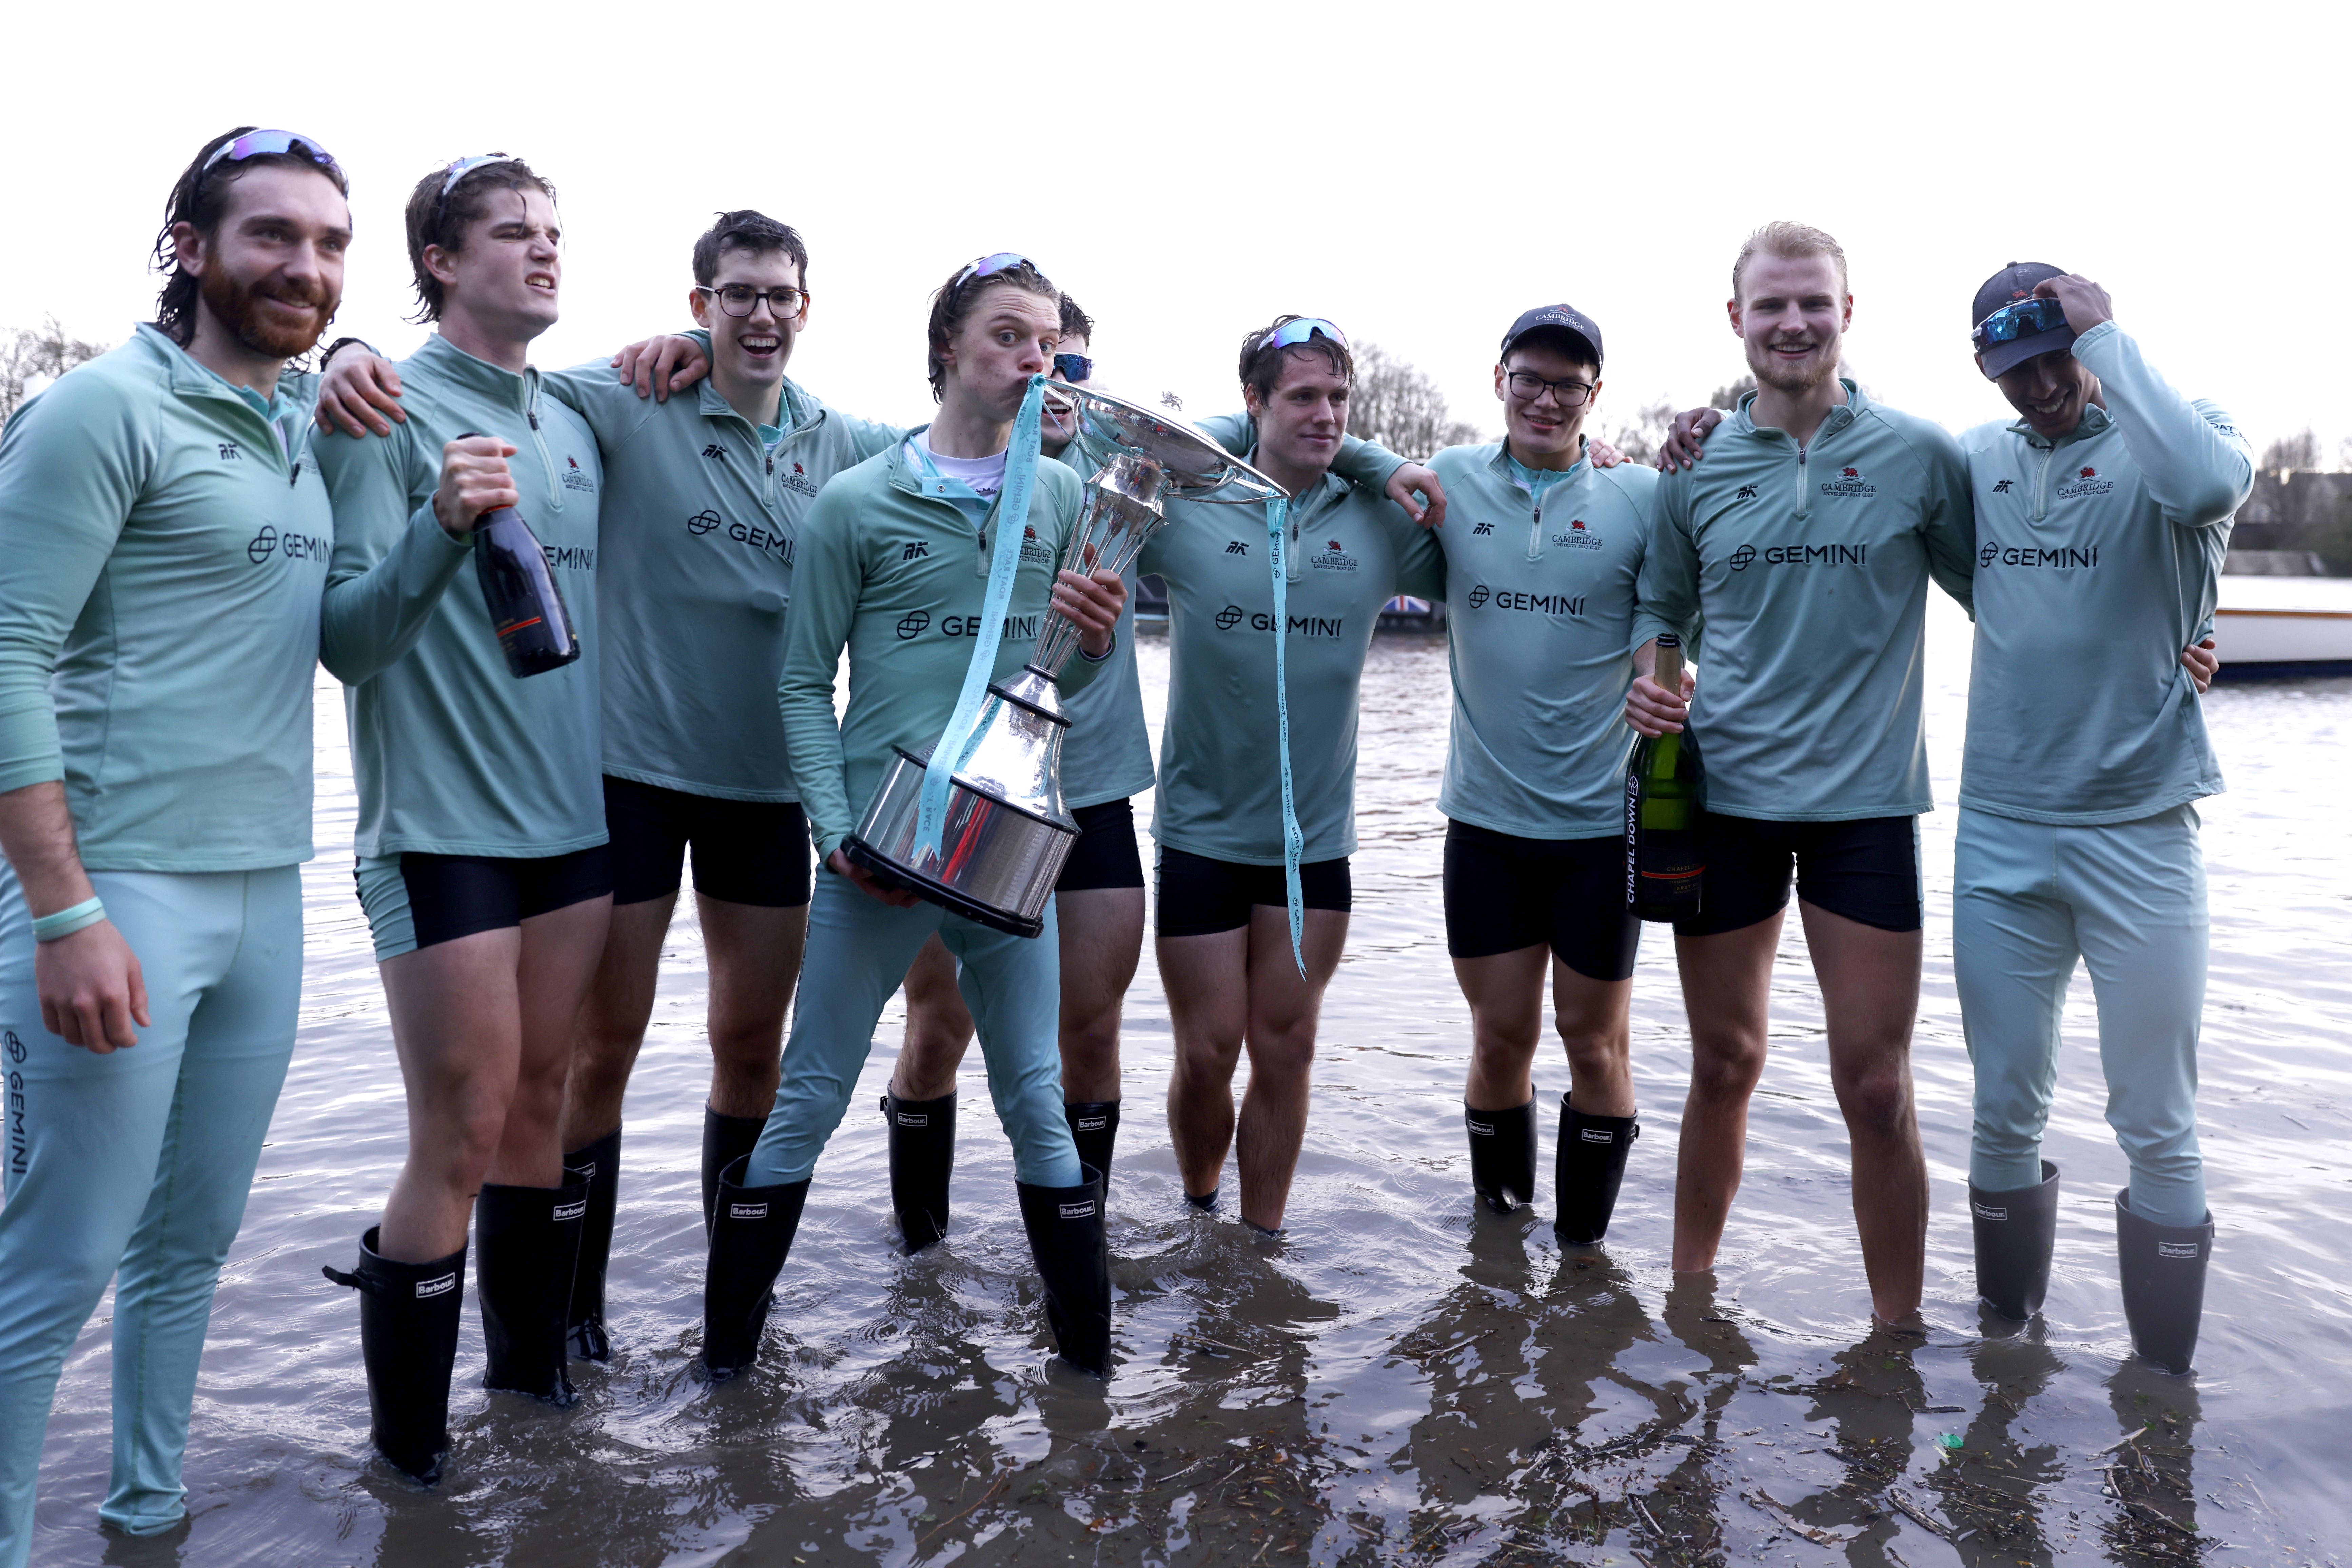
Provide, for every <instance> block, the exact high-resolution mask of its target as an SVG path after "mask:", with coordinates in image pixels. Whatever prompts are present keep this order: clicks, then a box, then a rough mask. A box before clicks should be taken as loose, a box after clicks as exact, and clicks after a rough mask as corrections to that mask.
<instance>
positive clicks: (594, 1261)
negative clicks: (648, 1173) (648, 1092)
mask: <svg viewBox="0 0 2352 1568" xmlns="http://www.w3.org/2000/svg"><path fill="white" fill-rule="evenodd" d="M563 1173H564V1174H565V1175H566V1176H567V1177H569V1178H570V1179H572V1181H575V1182H585V1183H586V1184H588V1212H587V1213H586V1214H583V1215H581V1216H580V1264H579V1267H578V1268H574V1269H573V1270H572V1310H570V1311H569V1312H567V1313H566V1314H565V1315H564V1320H563V1323H564V1328H563V1333H564V1342H565V1344H566V1345H567V1346H568V1347H569V1349H570V1350H571V1352H572V1354H573V1355H576V1356H578V1357H579V1358H580V1359H581V1360H582V1361H611V1360H612V1359H613V1339H612V1336H611V1335H609V1334H607V1333H606V1332H605V1331H604V1268H605V1265H607V1264H608V1263H610V1262H611V1261H612V1259H613V1217H614V1214H615V1213H616V1212H617V1211H618V1209H619V1207H620V1203H621V1130H620V1129H619V1128H617V1127H615V1128H614V1129H613V1130H612V1131H610V1132H607V1133H605V1134H604V1136H603V1137H602V1138H599V1139H597V1140H596V1142H593V1143H591V1144H589V1145H588V1146H587V1147H586V1148H584V1149H575V1150H573V1151H572V1152H571V1153H569V1154H566V1155H565V1156H563Z"/></svg>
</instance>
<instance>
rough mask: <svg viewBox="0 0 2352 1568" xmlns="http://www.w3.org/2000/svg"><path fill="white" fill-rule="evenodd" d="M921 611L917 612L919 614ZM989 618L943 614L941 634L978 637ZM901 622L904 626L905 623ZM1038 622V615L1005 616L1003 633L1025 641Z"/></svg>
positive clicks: (942, 635) (1034, 635) (1030, 635)
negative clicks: (983, 624)
mask: <svg viewBox="0 0 2352 1568" xmlns="http://www.w3.org/2000/svg"><path fill="white" fill-rule="evenodd" d="M920 613H921V612H919V611H918V612H917V614H920ZM987 619H988V617H987V616H940V636H941V637H978V636H979V635H980V632H981V626H982V623H983V622H985V621H986V620H987ZM899 624H900V625H902V626H903V625H904V624H905V623H904V622H901V623H899ZM1037 624H1038V617H1037V616H1005V617H1004V632H1003V635H1004V636H1006V637H1011V638H1012V639H1013V641H1015V642H1025V641H1028V640H1030V639H1032V638H1034V637H1036V635H1037Z"/></svg>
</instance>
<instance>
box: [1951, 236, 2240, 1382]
mask: <svg viewBox="0 0 2352 1568" xmlns="http://www.w3.org/2000/svg"><path fill="white" fill-rule="evenodd" d="M1969 321H1970V324H1971V331H1970V341H1971V342H1972V343H1973V345H1974V347H1975V350H1976V359H1977V365H1978V368H1979V369H1980V370H1982V371H1983V372H1984V374H1985V376H1986V378H1987V379H1988V380H1990V381H1991V382H1992V383H1993V384H1995V385H1997V386H1999V387H2000V392H2001V395H2002V396H2004V397H2006V398H2007V399H2008V400H2009V402H2010V405H2011V407H2012V408H2014V409H2015V410H2016V411H2017V415H2018V417H2017V418H2016V419H2014V420H2009V421H1996V422H1994V423H1991V424H1988V425H1983V426H1979V427H1977V428H1976V429H1974V430H1972V431H1970V432H1969V434H1968V435H1967V436H1966V437H1963V438H1962V440H1961V443H1960V444H1961V447H1962V449H1963V450H1964V451H1965V452H1966V453H1967V455H1968V460H1969V482H1970V485H1971V488H1972V489H1973V491H1974V495H1975V502H1976V516H1977V554H1976V584H1975V597H1976V614H1977V634H1976V657H1975V661H1974V663H1973V665H1972V666H1971V668H1970V673H1969V738H1968V750H1967V754H1966V760H1965V762H1964V763H1963V764H1962V767H1961V772H1960V820H1959V836H1958V844H1957V847H1956V850H1955V858H1954V868H1953V876H1952V969H1953V979H1954V982H1955V984H1956V986H1957V988H1958V993H1959V1000H1960V1016H1961V1022H1962V1025H1963V1026H1964V1027H1965V1029H1966V1032H1967V1036H1968V1043H1969V1058H1970V1059H1971V1060H1972V1061H1973V1063H1974V1064H1975V1068H1976V1126H1975V1134H1974V1138H1973V1141H1972V1142H1971V1144H1970V1150H1969V1215H1970V1221H1971V1224H1972V1225H1973V1226H1974V1230H1975V1238H1976V1267H1977V1289H1978V1291H1979V1295H1980V1296H1981V1298H1982V1300H1984V1302H1985V1304H1986V1305H1987V1306H1988V1307H1990V1309H1991V1310H1993V1311H1994V1312H1995V1313H1997V1314H1999V1315H2000V1316H2001V1317H2004V1318H2008V1319H2012V1320H2022V1319H2026V1318H2030V1317H2032V1315H2033V1314H2034V1313H2035V1312H2036V1311H2038V1310H2041V1307H2042V1298H2043V1295H2044V1292H2045V1291H2046V1290H2047V1289H2048V1286H2049V1281H2050V1258H2051V1251H2052V1247H2053V1243H2054V1240H2055V1236H2056V1228H2057V1217H2058V1188H2059V1180H2058V1167H2057V1166H2056V1165H2055V1164H2053V1163H2051V1162H2049V1161H2047V1160H2044V1159H2042V1130H2043V1128H2044V1126H2045V1125H2046V1124H2047V1123H2048V1121H2049V1116H2050V1106H2051V1099H2052V1094H2053V1089H2055V1087H2056V1081H2057V1062H2058V1036H2059V1018H2060V1014H2061V1011H2062V1010H2063V1007H2064V1005H2065V999H2066V987H2067V984H2068V982H2069V981H2070V979H2071V978H2072V977H2073V974H2074V967H2075V964H2076V962H2077V960H2078V959H2079V960H2080V961H2081V962H2082V963H2084V964H2086V965H2087V966H2088V967H2089V969H2090V972H2091V984H2092V989H2093V992H2094V994H2095V996H2096V998H2097V1002H2098V1014H2099V1058H2100V1062H2101V1064H2102V1065H2103V1066H2104V1068H2105V1072H2106V1083H2107V1095H2106V1114H2107V1121H2109V1123H2110V1124H2112V1125H2113V1127H2114V1128H2115V1131H2116V1141H2117V1142H2120V1143H2121V1144H2122V1145H2123V1150H2124V1153H2125V1155H2126V1157H2127V1158H2128V1160H2129V1161H2130V1164H2131V1182H2130V1185H2129V1187H2128V1188H2127V1189H2126V1191H2124V1192H2119V1193H2117V1194H2116V1197H2115V1215H2116V1262H2117V1267H2118V1268H2119V1269H2120V1271H2121V1275H2122V1283H2123V1297H2124V1315H2125V1318H2126V1321H2128V1323H2129V1325H2130V1329H2131V1337H2132V1343H2133V1345H2134V1346H2135V1348H2137V1350H2138V1352H2140V1354H2141V1355H2143V1356H2144V1357H2146V1358H2147V1360H2148V1361H2149V1362H2150V1363H2153V1364H2154V1365H2156V1366H2158V1367H2160V1368H2162V1369H2163V1370H2165V1371H2167V1372H2170V1373H2186V1372H2188V1371H2189V1366H2190V1363H2191V1359H2192V1357H2193V1355H2194V1353H2195V1351H2196V1347H2197V1333H2198V1327H2199V1323H2200V1318H2201V1315H2202V1311H2203V1307H2204V1299H2205V1271H2206V1265H2207V1261H2208V1259H2209V1258H2210V1257H2211V1254H2212V1248H2213V1216H2212V1214H2211V1212H2210V1210H2209V1209H2208V1208H2207V1207H2206V1205H2205V1180H2204V1166H2203V1160H2202V1156H2201V1155H2200V1152H2199V1150H2198V1146H2197V1041H2198V1031H2199V1024H2200V1016H2201V1015H2202V1013H2203V1010H2204V1001H2205V955H2206V905H2205V865H2204V859H2203V857H2202V855H2201V853H2200V848H2199V845H2198V818H2197V810H2196V807H2195V805H2193V804H2192V803H2193V802H2194V801H2196V800H2198V799H2200V798H2201V797H2202V796H2205V795H2214V794H2218V793H2219V792H2220V791H2221V787H2222V785H2221V764H2220V763H2219V762H2218V761H2217V760H2216V759H2215V757H2214V755H2213V748H2212V745H2211V743H2210V741H2209V740H2208V738H2207V736H2206V732H2205V720H2204V715H2203V713H2202V711H2201V710H2200V708H2199V705H2198V700H2197V693H2198V690H2199V689H2200V688H2199V683H2198V681H2197V680H2196V679H2195V678H2194V674H2193V672H2192V671H2191V670H2189V669H2187V668H2183V661H2182V656H2181V654H2180V652H2179V650H2180V649H2181V648H2182V647H2184V646H2185V645H2188V644H2189V643H2192V642H2194V641H2195V640H2196V639H2198V638H2199V637H2200V636H2201V635H2202V632H2203V630H2204V629H2205V628H2206V627H2208V626H2210V624H2211V619H2212V616H2213V607H2214V602H2215V597H2216V592H2217V586H2218V579H2219V574H2220V573H2221V558H2222V555H2223V554H2224V552H2226V551H2227V550H2228V548H2229V540H2230V524H2231V516H2232V514H2233V513H2234V512H2235V511H2236V510H2237V509H2238V507H2239V505H2240V504H2241V503H2242V502H2243V501H2244V500H2245V499H2246V495H2247V493H2248V491H2249V490H2250V489H2252V484H2253V477H2254V465H2253V457H2252V452H2251V451H2250V450H2249V448H2248V447H2247V444H2246V440H2245V437H2243V436H2242V435H2240V434H2239V432H2238V429H2237V426H2235V425H2234V424H2233V423H2232V422H2231V418H2230V416H2229V415H2228V414H2226V413H2224V412H2223V411H2222V410H2221V408H2219V407H2217V406H2215V405H2212V404H2210V403H2207V402H2203V401H2196V402H2192V401H2190V400H2189V398H2187V397H2185V396H2183V395H2181V394H2180V393H2179V392H2176V391H2174V390H2173V388H2172V387H2171V386H2170V385H2169V384H2167V383H2166V381H2165V380H2164V378H2163V377H2162V376H2161V375H2159V374H2158V373H2157V372H2156V370H2155V368H2154V367H2153V366H2151V365H2150V364H2149V363H2147V359H2146V357H2145V356H2144V355H2143V354H2142V353H2141V352H2140V347H2139V344H2138V343H2137V342H2135V341H2134V340H2133V339H2132V338H2131V336H2130V335H2129V334H2127V333H2126V332H2125V331H2124V330H2123V329H2122V328H2121V327H2119V326H2117V325H2116V321H2115V310H2114V306H2113V304H2112V303H2111V302H2110V300H2108V298H2107V291H2106V290H2105V289H2102V288H2100V287H2099V286H2098V285H2097V284H2095V283H2094V282H2091V281H2090V280H2089V279H2084V278H2080V277H2076V276H2074V275H2073V274H2071V273H2067V272H2064V271H2063V270H2061V269H2060V268H2055V267H2052V266H2049V265H2047V264H2043V263H2033V262H2027V263H2018V262H2012V263H2011V264H2010V265H2009V266H2007V267H2004V268H2001V269H2000V271H1998V272H1996V273H1994V274H1993V275H1992V276H1991V277H1990V278H1989V279H1986V280H1985V282H1984V285H1983V287H1981V288H1980V289H1978V290H1977V295H1976V299H1975V300H1974V301H1973V302H1972V303H1971V304H1970V306H1969Z"/></svg>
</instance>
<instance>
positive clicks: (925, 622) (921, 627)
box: [898, 610, 931, 642]
mask: <svg viewBox="0 0 2352 1568" xmlns="http://www.w3.org/2000/svg"><path fill="white" fill-rule="evenodd" d="M930 625H931V613H930V611H929V610H909V611H908V612H907V613H906V614H905V615H903V616H899V617H898V640H899V641H900V642H906V641H908V640H909V639H910V638H914V637H920V636H922V635H923V633H925V632H926V631H928V630H929V629H930Z"/></svg>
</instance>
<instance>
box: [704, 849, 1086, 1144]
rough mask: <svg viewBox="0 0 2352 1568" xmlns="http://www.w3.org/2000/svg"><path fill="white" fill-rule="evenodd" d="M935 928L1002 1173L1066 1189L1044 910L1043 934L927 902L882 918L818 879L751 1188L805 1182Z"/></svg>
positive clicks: (1055, 966) (1057, 954)
mask: <svg viewBox="0 0 2352 1568" xmlns="http://www.w3.org/2000/svg"><path fill="white" fill-rule="evenodd" d="M933 931H937V932H939V933H940V942H941V943H942V944H944V945H945V946H946V948H947V950H948V952H950V953H952V954H954V956H955V958H956V959H957V961H958V963H957V970H958V973H957V976H956V985H957V988H958V989H959V990H961V992H962V993H963V1000H964V1005H966V1006H967V1007H970V1008H971V1017H972V1022H973V1023H974V1024H975V1025H976V1026H978V1028H979V1034H980V1048H981V1051H982V1054H983V1055H985V1056H986V1058H987V1059H988V1091H989V1093H990V1095H991V1096H992V1097H993V1098H994V1100H995V1101H996V1114H997V1115H998V1117H1000V1118H1001V1119H1002V1120H1003V1122H1004V1131H1005V1132H1006V1134H1007V1135H1008V1136H1010V1137H1011V1138H1012V1140H1013V1174H1014V1176H1015V1177H1016V1178H1018V1179H1019V1180H1021V1181H1024V1182H1027V1183H1029V1184H1031V1185H1033V1186H1043V1187H1074V1186H1076V1185H1077V1184H1078V1180H1079V1176H1078V1151H1077V1146H1076V1144H1074V1143H1073V1142H1070V1127H1069V1123H1068V1121H1066V1120H1065V1119H1064V1117H1063V1115H1062V1057H1061V1046H1060V1034H1061V1031H1060V1020H1061V1006H1062V957H1061V953H1062V949H1061V939H1060V937H1059V936H1058V935H1056V934H1055V926H1054V906H1053V904H1052V903H1051V902H1050V901H1049V902H1048V903H1047V904H1046V906H1045V932H1044V934H1042V935H1040V936H1036V937H1018V936H1007V935H1006V934H1004V933H1003V931H991V930H989V928H988V927H986V926H983V925H977V924H974V923H973V922H972V921H968V920H965V919H964V918H963V917H961V915H951V914H950V913H948V912H947V911H946V910H943V909H940V907H939V906H938V905H937V904H928V903H926V904H917V905H916V906H915V907H914V908H913V909H910V910H894V909H892V908H891V907H890V906H889V905H887V904H886V903H883V902H882V901H881V900H878V899H875V898H870V897H868V896H867V895H866V894H865V893H862V892H860V891H858V890H857V889H856V888H855V887H853V886H852V885H851V884H850V882H849V881H848V879H845V878H843V877H838V876H835V875H834V874H833V873H832V872H830V871H820V872H819V873H818V874H817V879H816V895H815V897H814V899H813V900H810V908H809V938H808V956H807V957H806V958H805V959H804V960H803V962H802V964H801V988H800V994H799V996H798V997H796V998H795V999H794V1001H793V1035H792V1038H791V1039H790V1040H788V1041H786V1042H785V1045H784V1075H783V1083H782V1086H781V1087H780V1088H779V1089H777V1090H776V1105H775V1109H774V1110H772V1111H770V1112H769V1113H768V1125H767V1127H766V1129H765V1130H764V1131H761V1134H760V1142H759V1146H758V1147H757V1148H755V1149H753V1150H752V1151H751V1167H750V1170H751V1176H750V1181H749V1183H748V1184H749V1185H751V1186H772V1185H774V1184H778V1183H781V1182H802V1181H806V1180H807V1179H808V1177H809V1173H811V1172H813V1171H814V1170H815V1169H816V1157H817V1156H818V1155H819V1154H821V1153H823V1152H824V1145H825V1141H826V1140H827V1139H829V1138H831V1137H832V1136H833V1130H834V1129H835V1128H836V1127H838V1126H840V1125H841V1118H842V1113H843V1112H844V1111H845V1110H848V1109H849V1097H850V1096H851V1095H852V1094H853V1093H855V1092H856V1088H857V1073H858V1069H859V1068H862V1067H864V1066H865V1065H866V1054H867V1053H868V1052H869V1051H871V1050H872V1049H873V1048H874V1026H875V1025H876V1024H877V1023H878V1022H880V1021H881V1017H882V1008H883V1005H885V1004H886V1003H887V1002H888V1001H889V1000H890V995H891V993H893V992H895V991H897V990H898V984H899V982H901V981H903V980H905V979H906V977H907V966H908V964H910V963H914V962H915V954H916V953H918V952H921V951H922V946H923V943H924V942H926V941H928V940H929V937H930V934H931V933H932V932H933Z"/></svg>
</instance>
